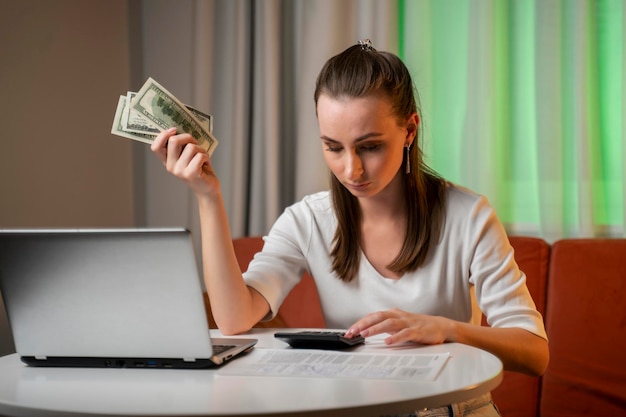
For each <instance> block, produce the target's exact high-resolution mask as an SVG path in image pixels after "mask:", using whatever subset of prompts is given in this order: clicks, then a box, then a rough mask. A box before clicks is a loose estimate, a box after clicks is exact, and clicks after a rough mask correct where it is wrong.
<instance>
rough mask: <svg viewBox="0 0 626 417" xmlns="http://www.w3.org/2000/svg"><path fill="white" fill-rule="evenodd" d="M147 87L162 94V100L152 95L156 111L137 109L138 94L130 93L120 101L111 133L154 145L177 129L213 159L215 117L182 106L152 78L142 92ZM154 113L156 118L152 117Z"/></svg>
mask: <svg viewBox="0 0 626 417" xmlns="http://www.w3.org/2000/svg"><path fill="white" fill-rule="evenodd" d="M146 85H154V86H156V87H157V88H158V90H159V91H160V92H161V93H160V95H158V96H157V95H155V94H152V95H151V99H154V100H155V101H156V106H155V109H156V110H155V109H152V107H149V108H146V107H143V106H142V107H143V109H144V110H145V111H141V110H137V109H135V108H134V107H133V104H134V101H133V100H134V99H135V97H137V95H138V93H135V92H132V91H129V92H127V93H126V95H125V96H120V97H119V99H118V103H117V107H116V109H115V116H114V117H113V125H112V126H111V133H112V134H114V135H117V136H121V137H124V138H127V139H133V140H136V141H139V142H144V143H152V142H153V141H154V138H155V137H156V136H157V135H158V134H159V133H160V132H161V131H163V130H165V129H168V128H169V127H176V128H177V130H178V132H179V133H181V132H186V133H190V134H191V135H192V136H194V137H195V138H196V139H197V140H198V144H199V145H200V146H201V147H202V148H204V149H205V150H206V151H207V152H208V153H209V155H211V154H212V153H213V151H214V150H215V147H216V146H217V144H218V142H217V139H215V136H213V117H212V116H211V115H210V114H206V113H203V112H201V111H199V110H197V109H195V108H193V107H191V106H188V105H186V104H182V103H181V102H180V101H179V100H178V99H177V98H176V97H174V96H173V95H172V94H171V93H169V92H168V91H167V90H166V89H165V88H163V87H162V86H160V85H159V84H158V83H157V82H156V81H154V80H153V79H152V78H149V79H148V81H146V83H145V84H144V87H142V90H144V89H145V88H146ZM142 90H140V92H141V91H142ZM148 91H149V90H148ZM148 101H150V100H148ZM164 102H166V103H170V106H169V107H168V108H167V109H165V108H163V107H162V106H161V104H162V103H164ZM181 109H182V110H181ZM152 111H154V113H156V114H153V113H151V112H152ZM168 112H169V113H168ZM181 121H182V122H181ZM188 126H193V127H194V129H189V128H188Z"/></svg>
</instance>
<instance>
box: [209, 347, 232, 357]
mask: <svg viewBox="0 0 626 417" xmlns="http://www.w3.org/2000/svg"><path fill="white" fill-rule="evenodd" d="M234 347H235V346H234V345H213V354H214V355H217V354H220V353H222V352H225V351H227V350H228V349H231V348H234Z"/></svg>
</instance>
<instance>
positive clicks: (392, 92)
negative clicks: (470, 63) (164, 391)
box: [152, 41, 549, 415]
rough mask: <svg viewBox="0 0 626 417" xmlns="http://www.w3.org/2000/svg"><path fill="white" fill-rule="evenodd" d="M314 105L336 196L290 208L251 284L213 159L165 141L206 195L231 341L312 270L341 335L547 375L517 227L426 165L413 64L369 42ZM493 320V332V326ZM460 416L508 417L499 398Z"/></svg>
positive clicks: (171, 158) (159, 144)
mask: <svg viewBox="0 0 626 417" xmlns="http://www.w3.org/2000/svg"><path fill="white" fill-rule="evenodd" d="M315 103H316V111H317V117H318V122H319V128H320V133H321V135H320V144H321V147H322V152H323V153H324V156H325V160H326V164H327V165H328V167H329V168H330V171H331V173H332V176H331V190H330V191H326V192H320V193H317V194H313V195H310V196H307V197H305V198H304V199H303V200H302V201H300V202H298V203H296V204H294V205H293V206H291V207H289V208H287V209H286V210H285V212H284V213H283V214H282V215H281V216H280V218H279V219H278V220H277V222H276V223H275V225H274V226H273V227H272V229H271V231H270V232H269V234H268V236H266V237H265V245H264V248H263V250H262V251H261V252H260V253H259V254H257V256H256V257H255V259H254V260H253V261H252V262H251V264H250V266H249V268H248V271H247V272H246V273H245V274H243V276H242V273H241V271H240V269H239V267H238V265H237V261H236V258H235V254H234V252H233V248H232V243H231V235H230V232H229V230H228V226H227V225H228V221H227V218H226V213H225V209H224V204H223V201H222V195H221V191H220V184H219V180H218V178H217V177H216V176H215V174H214V172H213V170H212V168H211V162H210V160H209V157H208V155H207V154H206V153H205V152H204V151H203V150H202V148H200V147H199V146H197V145H196V141H195V139H194V138H192V137H191V136H189V135H187V134H181V135H178V134H176V130H175V129H170V130H167V131H165V132H162V133H161V134H160V135H159V136H158V137H157V138H156V140H155V141H154V143H153V145H152V150H153V151H154V152H155V153H156V154H157V156H158V157H159V158H160V159H161V161H162V162H163V163H164V164H165V166H166V168H167V170H168V171H169V172H171V173H172V174H174V175H175V176H177V177H178V178H180V179H182V180H183V181H185V182H186V183H187V184H188V185H189V186H190V187H191V189H192V190H193V191H194V193H195V195H196V197H197V200H198V204H199V208H200V218H201V232H202V247H203V265H204V279H205V282H206V287H207V290H208V293H209V296H210V300H211V306H212V309H213V314H214V317H215V320H216V322H217V323H218V325H219V327H220V329H221V331H222V332H223V333H226V334H233V333H240V332H245V331H247V330H249V329H250V328H251V327H252V326H253V325H255V324H256V323H257V322H259V321H261V320H264V319H269V318H271V317H272V316H273V315H274V314H276V312H277V311H278V308H279V306H280V304H281V303H282V301H283V300H284V299H285V297H286V296H287V294H288V293H289V291H290V290H291V288H293V286H294V285H295V284H296V283H297V282H298V280H299V279H300V277H301V275H302V273H303V271H305V270H306V271H308V272H309V273H310V274H311V275H312V276H313V277H314V278H315V281H316V285H317V288H318V291H319V296H320V300H321V304H322V310H323V314H324V318H325V321H326V324H327V326H328V327H330V328H340V329H348V330H347V333H348V335H354V334H359V333H360V334H361V335H363V336H365V337H368V336H373V335H376V334H386V335H387V336H386V339H385V342H386V343H388V344H396V343H401V342H406V341H414V342H419V343H426V344H435V343H444V342H460V343H465V344H468V345H472V346H476V347H479V348H482V349H484V350H487V351H489V352H492V353H493V354H495V355H496V356H498V357H499V358H500V359H501V360H502V362H503V363H504V367H505V369H507V370H513V371H518V372H523V373H527V374H530V375H539V374H541V373H543V371H544V370H545V368H546V366H547V362H548V356H549V354H548V345H547V338H546V333H545V330H544V327H543V323H542V318H541V316H540V314H539V313H538V312H537V310H536V309H535V305H534V303H533V301H532V299H531V297H530V295H529V292H528V290H527V288H526V285H525V276H524V274H523V273H522V272H521V271H520V270H519V268H518V266H517V264H516V263H515V259H514V257H513V250H512V248H511V246H510V244H509V242H508V239H507V236H506V234H505V231H504V228H503V227H502V225H501V223H500V221H499V220H498V218H497V216H496V214H495V212H494V210H493V208H492V207H491V206H490V205H489V203H488V202H487V200H486V199H485V198H484V197H481V196H479V195H476V194H475V193H473V192H471V191H469V190H466V189H463V188H461V187H459V186H456V185H454V184H451V183H449V182H446V181H445V180H443V179H442V178H440V177H439V176H438V175H436V174H435V173H434V172H433V171H431V170H430V169H429V168H428V167H427V166H426V165H425V163H424V161H423V157H422V152H421V150H420V147H419V144H418V134H419V132H420V116H419V113H418V108H417V104H416V99H415V94H414V88H413V83H412V81H411V77H410V75H409V72H408V70H407V68H406V66H405V65H404V64H403V63H402V61H401V60H400V59H399V58H398V57H397V56H395V55H393V54H390V53H386V52H379V51H376V50H375V49H374V48H372V47H371V44H370V43H369V41H364V42H359V44H358V45H355V46H352V47H350V48H348V49H347V50H345V51H344V52H342V53H340V54H338V55H337V56H334V57H332V58H331V59H330V60H329V61H328V62H327V63H326V64H325V66H324V67H323V69H322V70H321V72H320V74H319V76H318V79H317V84H316V89H315ZM481 311H482V312H484V314H485V315H486V317H487V319H488V321H489V323H490V325H491V327H484V326H483V327H481V326H480V320H481ZM477 401H478V402H479V403H480V404H479V405H480V406H481V407H476V404H477ZM461 406H462V407H461V408H463V407H466V408H475V409H477V410H478V409H480V410H482V411H480V412H481V413H483V414H480V415H493V413H496V414H495V415H497V411H496V410H495V408H494V407H493V405H492V404H491V403H490V398H489V396H487V397H484V398H480V399H477V400H476V401H474V402H468V403H467V404H461Z"/></svg>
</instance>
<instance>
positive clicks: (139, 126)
mask: <svg viewBox="0 0 626 417" xmlns="http://www.w3.org/2000/svg"><path fill="white" fill-rule="evenodd" d="M136 95H137V93H135V92H133V91H129V92H128V93H126V103H125V107H124V111H123V112H122V128H123V129H124V131H125V132H133V133H145V134H149V135H150V134H151V135H153V136H156V135H158V134H159V133H160V132H161V130H160V129H159V127H158V126H157V125H155V124H154V123H152V122H151V121H150V119H148V118H147V117H144V116H143V115H141V114H140V113H139V112H136V111H131V106H130V104H131V102H132V100H133V98H135V96H136Z"/></svg>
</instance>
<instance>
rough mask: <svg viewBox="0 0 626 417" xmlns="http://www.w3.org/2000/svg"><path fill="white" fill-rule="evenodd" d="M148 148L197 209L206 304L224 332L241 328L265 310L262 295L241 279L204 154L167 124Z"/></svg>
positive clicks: (218, 190)
mask: <svg viewBox="0 0 626 417" xmlns="http://www.w3.org/2000/svg"><path fill="white" fill-rule="evenodd" d="M151 149H152V151H153V152H154V153H155V154H156V155H157V156H158V158H159V159H160V160H161V162H163V164H164V165H165V167H166V169H167V171H168V172H170V173H171V174H172V175H174V176H176V177H177V178H179V179H181V180H182V181H183V182H185V183H186V184H187V185H188V186H189V187H190V188H191V190H192V191H193V192H194V194H195V195H196V199H197V201H198V206H199V209H200V228H201V236H202V238H201V239H202V264H203V272H204V281H205V284H206V289H207V292H208V294H209V300H210V302H211V310H212V312H213V316H214V318H215V321H216V323H217V325H218V326H219V328H220V330H221V331H222V332H223V333H224V334H234V333H241V332H244V331H247V330H249V329H250V328H251V327H252V326H254V325H255V324H256V323H257V322H258V321H259V320H260V319H261V318H262V317H264V316H265V315H266V314H267V313H268V311H269V306H268V304H267V302H266V301H265V299H264V298H263V296H261V295H260V294H259V293H258V292H257V291H255V290H253V289H251V288H249V287H247V286H246V285H245V283H244V281H243V278H242V275H241V270H240V269H239V264H238V263H237V258H236V257H235V252H234V250H233V244H232V238H231V234H230V230H229V228H228V218H227V216H226V210H225V208H224V202H223V198H222V192H221V188H220V183H219V180H218V178H217V176H216V175H215V172H214V171H213V169H212V167H211V161H210V159H209V155H208V154H207V153H206V151H205V150H204V149H202V148H201V147H200V146H198V144H197V141H196V140H195V139H194V138H193V137H192V136H190V135H188V134H180V135H177V134H176V129H175V128H173V129H169V130H166V131H164V132H162V133H161V134H159V135H158V136H157V137H156V139H155V140H154V142H153V144H152V146H151Z"/></svg>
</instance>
